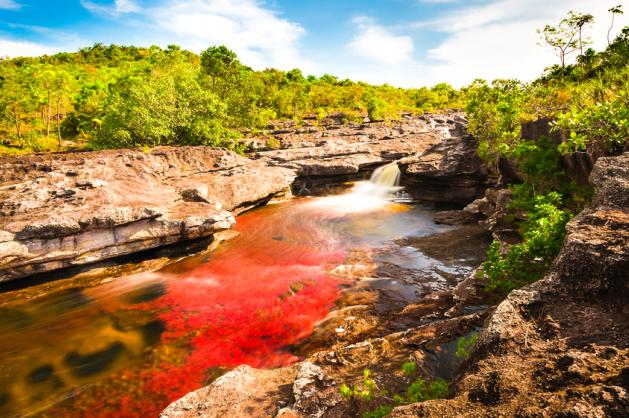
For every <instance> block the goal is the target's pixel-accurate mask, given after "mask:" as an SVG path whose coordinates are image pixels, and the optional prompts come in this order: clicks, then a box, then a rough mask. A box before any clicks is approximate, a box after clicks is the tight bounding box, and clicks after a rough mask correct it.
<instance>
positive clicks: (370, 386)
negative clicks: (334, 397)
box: [339, 369, 377, 402]
mask: <svg viewBox="0 0 629 418" xmlns="http://www.w3.org/2000/svg"><path fill="white" fill-rule="evenodd" d="M370 374H371V372H370V371H369V370H368V369H365V370H363V381H362V384H361V385H353V386H348V385H347V384H345V383H343V384H342V385H341V386H340V387H339V391H340V393H341V396H342V397H344V398H345V399H349V400H356V399H360V400H363V401H367V402H369V401H371V400H373V397H374V394H375V392H376V389H377V386H376V382H374V380H373V379H372V378H371V377H370Z"/></svg>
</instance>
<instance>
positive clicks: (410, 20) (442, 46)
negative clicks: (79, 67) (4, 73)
mask: <svg viewBox="0 0 629 418" xmlns="http://www.w3.org/2000/svg"><path fill="white" fill-rule="evenodd" d="M616 5H622V6H623V8H624V10H625V14H623V15H617V16H616V19H615V25H614V26H615V27H614V29H613V30H612V37H613V35H615V34H616V33H618V32H619V31H620V29H621V28H622V27H623V26H626V25H629V0H406V1H404V0H373V1H366V0H363V1H361V0H314V1H311V0H303V1H295V0H267V1H265V0H189V1H184V0H157V1H148V0H73V1H71V0H62V1H50V0H30V1H29V0H0V56H9V57H14V56H32V55H41V54H51V53H55V52H59V51H76V50H77V49H79V48H81V47H85V46H90V45H92V44H94V43H96V42H101V43H104V44H110V43H116V44H123V45H138V46H150V45H159V46H162V47H165V46H167V45H169V44H176V45H180V46H181V47H183V48H186V49H190V50H192V51H194V52H197V53H198V52H201V51H203V50H204V49H206V48H207V47H209V46H212V45H221V44H224V45H226V46H227V47H229V48H230V49H232V50H234V51H235V52H236V53H237V54H238V56H239V58H240V60H241V62H243V63H244V64H246V65H249V66H251V67H253V68H255V69H263V68H267V67H274V68H279V69H283V70H289V69H292V68H300V69H302V71H304V73H306V74H314V75H317V76H320V75H323V74H325V73H328V74H333V75H336V76H337V77H339V78H350V79H352V80H360V81H366V82H369V83H375V84H382V83H389V84H392V85H396V86H402V87H420V86H432V85H434V84H436V83H439V82H447V83H450V84H452V85H454V86H456V87H461V86H463V85H466V84H469V83H470V82H471V81H472V80H474V79H476V78H484V79H487V80H493V79H496V78H518V79H521V80H524V81H529V80H532V79H534V78H536V77H537V76H538V75H539V74H540V73H541V72H542V71H543V69H544V68H545V67H548V66H549V65H552V64H554V63H558V62H559V61H558V58H557V57H556V56H555V55H553V53H552V51H551V50H550V49H548V48H545V47H542V46H540V45H538V43H539V40H538V35H537V34H536V29H539V28H542V27H544V25H545V24H556V23H557V22H559V20H560V19H562V18H563V17H565V15H566V13H567V12H568V11H569V10H574V11H578V12H582V13H591V14H593V15H594V17H595V24H594V25H593V26H592V27H589V28H586V31H585V33H586V34H587V35H589V36H591V38H592V41H593V46H594V47H595V48H596V49H602V48H604V47H605V46H606V45H607V30H608V28H609V26H610V23H611V15H610V14H609V13H608V12H607V10H608V9H609V8H610V7H612V6H616Z"/></svg>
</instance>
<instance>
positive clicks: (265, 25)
mask: <svg viewBox="0 0 629 418" xmlns="http://www.w3.org/2000/svg"><path fill="white" fill-rule="evenodd" d="M146 13H147V14H148V16H149V17H150V18H151V20H152V21H153V25H154V26H155V27H156V29H157V30H158V31H159V32H161V36H163V37H164V39H165V40H166V42H167V43H178V44H180V45H181V46H183V47H185V48H188V49H191V50H193V51H195V52H201V51H203V50H204V49H206V48H208V47H209V46H212V45H219V44H224V45H226V46H227V47H228V48H230V49H233V50H234V51H235V52H236V53H237V54H238V57H239V58H240V60H241V61H242V62H243V63H245V64H247V65H249V66H252V67H253V68H256V69H260V68H265V67H269V66H272V67H277V68H281V69H290V68H294V67H297V66H299V67H302V68H304V69H305V70H308V68H309V67H310V65H309V63H308V62H307V61H306V60H305V59H304V58H303V57H302V56H301V55H300V52H299V49H298V42H299V40H300V39H301V37H302V36H303V35H304V33H305V30H304V28H303V27H302V26H300V25H299V24H297V23H294V22H291V21H289V20H287V19H284V18H281V17H280V16H278V14H277V13H276V12H274V11H272V10H269V9H267V8H265V7H263V6H262V5H261V3H260V2H258V1H257V0H194V1H178V0H177V1H171V2H169V3H167V4H165V5H163V6H159V7H155V8H153V9H150V10H147V11H146Z"/></svg>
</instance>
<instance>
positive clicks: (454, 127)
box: [399, 115, 489, 205]
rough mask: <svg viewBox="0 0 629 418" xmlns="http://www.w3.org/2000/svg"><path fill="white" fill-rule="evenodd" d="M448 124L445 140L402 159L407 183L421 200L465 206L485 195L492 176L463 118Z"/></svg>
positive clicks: (452, 120) (444, 131) (443, 131)
mask: <svg viewBox="0 0 629 418" xmlns="http://www.w3.org/2000/svg"><path fill="white" fill-rule="evenodd" d="M445 122H446V126H449V128H448V129H447V130H443V129H442V130H441V132H442V134H443V136H444V139H443V140H442V141H438V142H436V143H433V144H432V145H431V146H430V147H428V148H427V149H424V150H419V152H418V153H417V154H415V155H413V156H411V157H408V158H403V159H401V160H400V162H399V164H400V167H401V169H402V173H403V182H404V183H405V185H406V186H407V188H408V189H409V191H411V193H413V192H415V193H413V194H414V195H415V197H417V198H418V199H421V200H426V201H431V202H436V203H447V204H452V203H454V204H459V205H465V204H467V203H470V202H471V201H472V200H474V199H475V198H477V197H479V196H481V195H482V193H483V191H484V190H485V187H486V182H487V178H488V174H489V173H488V170H487V167H486V166H485V165H484V164H483V162H482V160H481V159H480V158H479V157H478V155H477V154H476V148H477V146H478V144H477V142H476V140H475V139H474V138H472V137H471V136H469V135H467V134H466V133H465V123H466V121H465V119H464V118H463V116H461V115H455V116H454V117H453V118H452V119H447V120H445Z"/></svg>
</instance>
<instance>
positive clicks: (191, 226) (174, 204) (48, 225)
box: [0, 147, 295, 281]
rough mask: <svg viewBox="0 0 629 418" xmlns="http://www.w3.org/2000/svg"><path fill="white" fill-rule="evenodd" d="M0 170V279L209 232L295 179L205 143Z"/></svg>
mask: <svg viewBox="0 0 629 418" xmlns="http://www.w3.org/2000/svg"><path fill="white" fill-rule="evenodd" d="M0 173H1V176H2V183H1V186H0V281H6V280H11V279H14V278H18V277H23V276H27V275H30V274H33V273H38V272H44V271H50V270H54V269H58V268H63V267H69V266H73V265H80V264H87V263H91V262H94V261H99V260H103V259H107V258H111V257H116V256H119V255H124V254H129V253H133V252H137V251H141V250H145V249H148V248H154V247H158V246H163V245H166V244H170V243H174V242H178V241H181V240H186V239H192V238H197V237H202V236H208V235H211V234H213V233H215V232H217V231H220V230H224V229H227V228H230V227H232V226H233V225H234V223H235V220H234V216H233V213H238V212H239V211H242V210H245V209H247V208H249V207H251V206H253V205H256V204H257V203H258V202H260V201H264V200H268V199H270V198H272V197H273V196H275V195H276V194H278V193H282V192H283V191H285V190H286V189H288V188H289V186H290V185H291V183H292V182H293V180H294V178H295V174H294V173H293V171H292V170H289V169H286V168H281V167H269V166H267V165H264V164H261V163H258V162H253V161H251V160H249V159H247V158H244V157H241V156H239V155H237V154H235V153H233V152H229V151H224V150H216V149H211V148H207V147H181V148H156V149H153V150H151V151H150V152H149V153H143V152H142V151H134V150H120V151H103V152H93V153H87V152H86V153H70V154H56V155H54V154H53V155H46V156H32V157H14V158H6V159H3V160H0ZM232 212H233V213H232Z"/></svg>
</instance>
